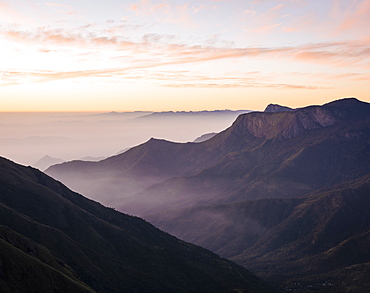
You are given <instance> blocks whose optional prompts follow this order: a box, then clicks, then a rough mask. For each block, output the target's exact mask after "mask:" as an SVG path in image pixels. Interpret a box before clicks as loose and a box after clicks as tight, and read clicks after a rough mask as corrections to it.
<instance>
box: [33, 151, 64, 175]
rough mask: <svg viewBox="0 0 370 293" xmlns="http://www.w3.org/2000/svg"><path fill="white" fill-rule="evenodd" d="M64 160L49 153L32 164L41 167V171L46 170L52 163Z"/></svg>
mask: <svg viewBox="0 0 370 293" xmlns="http://www.w3.org/2000/svg"><path fill="white" fill-rule="evenodd" d="M63 162H64V160H63V159H60V158H53V157H50V156H49V155H46V156H43V157H42V158H41V159H39V160H38V161H37V162H36V163H34V164H32V166H33V167H35V168H37V169H40V170H41V171H44V170H46V169H47V168H49V167H50V166H52V165H55V164H60V163H63Z"/></svg>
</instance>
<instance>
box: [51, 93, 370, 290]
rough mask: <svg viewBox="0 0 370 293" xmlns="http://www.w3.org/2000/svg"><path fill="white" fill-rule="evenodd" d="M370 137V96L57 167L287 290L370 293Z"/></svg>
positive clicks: (270, 111) (276, 111)
mask: <svg viewBox="0 0 370 293" xmlns="http://www.w3.org/2000/svg"><path fill="white" fill-rule="evenodd" d="M369 141H370V104H368V103H364V102H361V101H359V100H357V99H354V98H352V99H343V100H338V101H334V102H331V103H328V104H325V105H323V106H310V107H306V108H300V109H295V110H293V109H286V108H284V107H279V106H278V105H272V106H269V107H268V108H267V109H266V112H253V113H248V114H244V115H240V116H239V117H238V118H237V119H236V121H235V122H234V123H233V125H232V126H231V127H229V128H228V129H226V130H225V131H223V132H221V133H219V134H217V135H215V136H214V137H212V138H211V139H209V140H207V141H204V142H201V143H187V144H177V143H172V142H168V141H163V140H156V139H151V140H150V141H148V142H147V143H145V144H142V145H140V146H137V147H135V148H132V149H130V150H129V151H127V152H125V153H124V154H121V155H119V156H116V157H111V158H109V159H107V160H104V161H101V162H98V163H85V162H70V163H64V164H61V165H56V166H53V167H51V168H50V169H48V170H47V172H48V173H49V174H51V175H52V176H53V177H55V178H58V179H59V180H61V181H63V182H64V183H66V184H67V185H69V186H71V187H72V188H74V189H76V190H78V191H81V192H83V193H84V194H86V195H87V196H89V197H92V198H95V199H98V200H102V201H107V202H110V203H111V204H113V205H114V206H115V207H117V208H119V209H120V210H122V211H125V212H128V213H131V214H135V215H140V216H143V217H144V218H146V219H148V220H149V221H151V222H152V223H154V224H155V225H157V226H158V227H160V228H161V229H163V230H165V231H169V232H171V233H173V234H174V235H176V236H178V237H180V238H182V239H185V240H187V241H191V242H193V243H197V244H200V245H202V246H204V247H207V248H209V249H211V250H213V251H216V252H217V253H220V254H221V255H223V256H226V257H228V258H231V259H233V260H236V261H238V262H240V263H241V264H246V263H248V265H249V264H250V265H252V268H253V270H254V271H256V272H258V273H259V274H260V275H263V276H265V277H267V278H269V280H272V281H275V282H277V283H278V284H280V285H283V286H288V285H289V284H290V283H300V285H299V286H307V287H304V288H303V289H305V290H306V289H307V290H308V289H309V288H314V289H320V290H329V291H330V290H332V292H338V290H339V288H340V289H341V290H343V291H344V292H347V291H348V292H349V291H350V290H353V291H352V292H364V291H361V290H362V287H361V286H368V285H366V284H367V283H368V279H367V278H366V277H364V276H367V272H368V271H369V267H368V262H370V260H369V259H368V256H367V254H366V253H364V252H365V250H366V249H360V248H361V247H362V248H363V247H368V246H369V244H370V243H369V237H368V232H369V222H370V221H369V219H368V218H367V216H366V209H367V208H368V206H367V205H366V204H368V202H370V200H369V198H368V195H369V192H368V175H369V174H370V146H369ZM95 183H98V184H100V187H96V185H95ZM364 190H365V191H364ZM366 190H367V191H366ZM338 231H339V232H340V233H339V232H338ZM337 232H338V233H337ZM358 251H360V252H358ZM342 254H345V257H343V255H342ZM354 276H356V277H354ZM331 282H333V283H331ZM341 282H342V283H341ZM302 284H304V285H302ZM292 286H293V285H292ZM294 286H297V285H294ZM288 289H292V288H288ZM300 289H302V288H300Z"/></svg>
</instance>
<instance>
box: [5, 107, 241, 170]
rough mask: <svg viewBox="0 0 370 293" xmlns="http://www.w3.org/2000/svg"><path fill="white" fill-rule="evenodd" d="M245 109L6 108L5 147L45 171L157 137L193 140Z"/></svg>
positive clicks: (19, 159)
mask: <svg viewBox="0 0 370 293" xmlns="http://www.w3.org/2000/svg"><path fill="white" fill-rule="evenodd" d="M244 112H247V111H204V112H157V113H153V112H140V111H138V112H110V113H86V112H82V113H77V112H70V113H57V112H53V113H50V112H43V113H33V112H30V113H0V149H1V153H2V156H4V157H6V158H9V159H11V160H13V161H15V162H17V163H20V164H23V165H31V166H35V167H37V168H39V169H41V170H45V169H47V167H48V166H49V165H52V164H56V163H60V162H62V161H71V160H81V159H82V160H87V161H98V160H101V159H103V158H107V157H110V156H113V155H116V154H118V153H122V152H124V151H126V150H127V149H129V148H131V147H133V146H135V145H138V144H141V143H144V142H145V141H147V140H149V139H150V138H152V137H155V138H159V139H166V140H170V141H175V142H189V141H193V140H195V139H196V138H197V137H199V136H201V135H203V134H206V133H211V132H219V131H221V130H223V129H225V128H226V127H228V126H230V124H231V123H232V122H233V121H234V120H235V118H236V117H237V116H238V115H239V114H240V113H244ZM45 156H48V157H46V158H44V157H45ZM42 158H44V159H43V162H39V160H40V159H42ZM55 159H56V160H55ZM37 162H39V164H37Z"/></svg>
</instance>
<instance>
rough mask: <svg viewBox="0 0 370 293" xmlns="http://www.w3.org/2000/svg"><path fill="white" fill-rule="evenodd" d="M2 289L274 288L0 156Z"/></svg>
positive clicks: (142, 289)
mask: <svg viewBox="0 0 370 293" xmlns="http://www.w3.org/2000/svg"><path fill="white" fill-rule="evenodd" d="M0 292H140V293H142V292H161V293H162V292H210V293H214V292H251V293H252V292H256V293H257V292H275V290H274V289H272V288H271V287H270V286H269V285H267V284H266V283H265V282H263V281H262V280H260V279H259V278H257V277H256V276H254V275H253V274H251V273H250V272H249V271H247V270H246V269H244V268H242V267H240V266H238V265H236V264H234V263H232V262H230V261H228V260H225V259H222V258H219V257H218V256H217V255H215V254H213V253H211V252H209V251H207V250H205V249H202V248H200V247H197V246H195V245H192V244H188V243H185V242H183V241H180V240H178V239H177V238H175V237H173V236H170V235H168V234H166V233H164V232H161V231H160V230H158V229H156V228H155V227H153V226H152V225H151V224H149V223H147V222H145V221H144V220H142V219H140V218H135V217H131V216H127V215H125V214H122V213H119V212H117V211H115V210H113V209H111V208H106V207H104V206H102V205H100V204H99V203H97V202H94V201H91V200H89V199H86V198H84V197H83V196H81V195H79V194H76V193H74V192H72V191H70V190H69V189H68V188H66V187H65V186H64V185H62V184H61V183H59V182H57V181H55V180H53V179H52V178H50V177H48V176H47V175H45V174H43V173H42V172H40V171H38V170H36V169H34V168H31V167H23V166H20V165H17V164H15V163H13V162H11V161H8V160H6V159H3V158H0Z"/></svg>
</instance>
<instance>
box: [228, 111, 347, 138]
mask: <svg viewBox="0 0 370 293" xmlns="http://www.w3.org/2000/svg"><path fill="white" fill-rule="evenodd" d="M272 109H274V108H273V107H270V110H272ZM275 110H277V111H275V112H272V111H267V112H254V113H248V114H245V115H241V116H239V118H238V119H237V121H236V122H235V124H236V125H239V127H243V128H246V129H247V130H248V132H249V133H251V134H252V135H253V136H255V137H266V138H273V137H277V136H279V137H282V138H293V137H296V136H298V135H299V134H301V133H303V132H305V131H306V130H309V129H317V128H322V127H327V126H330V125H333V124H335V123H336V122H338V121H339V120H340V119H341V117H342V116H343V115H345V113H344V112H342V111H340V113H339V112H338V111H336V110H335V109H332V108H331V107H325V106H310V107H306V108H301V109H297V110H291V111H279V110H278V108H275Z"/></svg>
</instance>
